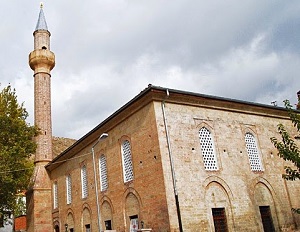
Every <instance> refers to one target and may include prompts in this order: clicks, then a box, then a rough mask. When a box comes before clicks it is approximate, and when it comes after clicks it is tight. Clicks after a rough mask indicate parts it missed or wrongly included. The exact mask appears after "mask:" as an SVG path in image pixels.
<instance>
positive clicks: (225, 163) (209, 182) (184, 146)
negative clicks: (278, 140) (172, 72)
mask: <svg viewBox="0 0 300 232" xmlns="http://www.w3.org/2000/svg"><path fill="white" fill-rule="evenodd" d="M155 110H156V116H157V117H156V118H157V126H158V130H159V139H160V144H161V153H162V157H163V161H162V163H163V166H164V167H163V169H164V175H165V185H166V191H167V196H168V206H169V215H170V223H171V228H173V229H171V231H176V228H177V227H178V222H177V221H176V211H175V207H174V197H173V195H174V194H173V185H172V181H171V170H170V160H169V157H168V150H167V148H166V144H167V143H166V135H165V129H164V123H163V115H162V110H161V104H160V103H156V104H155ZM165 113H166V119H167V123H168V128H169V136H170V141H171V147H172V157H173V160H174V170H175V175H176V180H177V181H176V183H177V188H178V196H179V204H180V210H181V217H182V222H183V230H184V231H214V223H213V218H212V208H225V212H226V218H227V224H228V228H229V231H263V227H262V223H261V218H260V212H259V206H270V210H271V214H272V219H273V223H274V227H275V228H276V231H280V230H281V229H282V230H284V229H293V228H294V222H295V221H297V222H298V224H299V222H300V221H299V218H295V217H293V215H292V213H291V207H299V200H298V197H297V196H299V184H297V183H295V182H294V183H289V184H288V185H286V182H285V181H284V180H283V179H282V178H281V175H282V173H283V166H284V163H283V161H282V159H280V158H279V157H278V156H277V151H276V149H275V148H274V146H273V145H272V144H271V142H270V138H271V137H272V136H278V133H277V124H278V123H279V122H281V123H283V124H285V125H286V126H287V127H288V129H292V125H291V123H290V121H288V120H285V119H282V118H278V117H273V116H265V115H264V116H263V115H259V114H254V113H251V112H247V113H243V112H233V111H230V110H228V109H225V108H224V109H212V108H211V109H209V108H207V107H205V108H204V107H194V106H186V105H185V106H183V105H180V104H171V103H167V104H166V107H165ZM202 127H206V128H208V129H209V130H210V131H211V133H212V137H213V140H214V145H215V150H216V155H217V162H218V170H216V171H207V170H205V168H204V164H203V158H202V152H201V147H200V142H199V130H200V129H201V128H202ZM246 132H251V133H252V134H253V135H254V137H255V138H256V141H257V145H258V149H259V155H260V157H261V160H262V166H263V171H260V172H253V171H251V169H250V164H249V158H248V154H247V150H246V145H245V133H246ZM287 186H288V187H290V188H288V187H287ZM297 194H298V195H297ZM289 197H290V198H289Z"/></svg>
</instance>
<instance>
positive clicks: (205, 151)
mask: <svg viewBox="0 0 300 232" xmlns="http://www.w3.org/2000/svg"><path fill="white" fill-rule="evenodd" d="M202 130H205V131H203V132H202ZM199 142H200V147H201V153H202V158H203V164H204V169H205V170H207V171H216V170H218V169H219V167H218V161H217V154H216V149H215V144H214V139H213V136H212V133H211V131H210V130H209V129H208V128H207V127H205V126H203V127H201V128H200V130H199Z"/></svg>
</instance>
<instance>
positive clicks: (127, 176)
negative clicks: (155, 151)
mask: <svg viewBox="0 0 300 232" xmlns="http://www.w3.org/2000/svg"><path fill="white" fill-rule="evenodd" d="M126 146H127V149H126ZM121 153H122V166H123V177H124V183H127V182H129V181H132V180H133V179H134V174H133V162H132V154H131V144H130V142H129V141H128V140H124V141H123V142H122V146H121Z"/></svg>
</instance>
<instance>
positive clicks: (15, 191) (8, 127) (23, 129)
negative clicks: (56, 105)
mask: <svg viewBox="0 0 300 232" xmlns="http://www.w3.org/2000/svg"><path fill="white" fill-rule="evenodd" d="M27 117H28V113H27V111H26V109H25V108H24V104H23V103H22V104H19V103H18V101H17V95H16V91H15V89H12V88H11V86H10V85H8V86H7V87H5V88H4V89H2V91H1V92H0V216H3V213H5V212H7V211H8V210H9V211H12V212H13V213H14V212H15V213H17V211H18V210H19V209H20V203H18V202H19V201H18V197H19V196H20V193H21V192H22V191H24V190H25V189H26V188H27V185H28V183H29V180H30V177H31V174H32V171H33V159H31V155H32V154H33V153H34V152H35V150H36V143H35V142H34V141H33V138H34V137H35V136H36V135H37V134H38V129H37V128H36V127H35V126H30V125H29V124H28V123H26V118H27Z"/></svg>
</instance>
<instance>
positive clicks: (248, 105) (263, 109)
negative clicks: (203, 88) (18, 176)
mask: <svg viewBox="0 0 300 232" xmlns="http://www.w3.org/2000/svg"><path fill="white" fill-rule="evenodd" d="M150 101H161V102H166V103H175V104H187V105H188V104H190V105H195V106H200V105H201V106H203V107H206V108H214V109H222V110H230V111H235V112H240V113H242V112H243V113H250V114H257V115H263V116H268V117H278V118H286V119H288V115H287V110H286V109H285V108H283V107H278V106H273V105H265V104H260V103H253V102H248V101H241V100H236V99H230V98H224V97H217V96H211V95H205V94H200V93H193V92H188V91H182V90H176V89H169V88H164V87H159V86H154V85H151V84H149V85H148V87H147V88H145V89H144V90H143V91H141V92H140V93H139V94H138V95H137V96H135V97H134V98H133V99H131V100H130V101H129V102H127V103H126V104H125V105H123V106H122V107H121V108H120V109H118V110H117V111H116V112H114V113H113V114H112V115H110V116H109V117H108V118H106V119H105V120H104V121H102V122H101V123H100V124H99V125H97V126H96V127H95V128H93V129H92V130H90V131H89V132H88V133H87V134H85V135H84V136H83V137H81V138H80V139H79V140H77V141H76V142H75V143H74V144H73V145H72V146H70V147H69V148H67V149H66V150H65V151H63V152H62V153H61V154H60V155H58V156H57V157H55V158H54V159H53V160H52V161H51V162H50V163H48V164H47V165H46V168H47V169H49V170H51V169H52V168H53V166H56V165H53V164H55V163H60V162H62V161H63V160H65V159H66V158H67V157H65V155H68V153H69V152H71V153H72V151H74V149H75V150H76V148H78V149H81V148H82V146H86V145H88V144H89V143H91V142H94V141H95V140H96V139H97V138H98V137H99V131H102V130H105V131H102V132H107V131H106V130H107V129H108V126H107V125H108V124H110V123H111V122H112V121H114V119H116V118H118V117H120V118H121V117H123V116H122V114H123V113H124V112H125V111H129V112H130V113H133V112H134V110H133V108H138V107H142V105H143V104H144V105H145V104H147V103H149V102H150ZM100 134H101V133H100ZM69 155H70V154H69ZM50 166H52V167H51V168H50Z"/></svg>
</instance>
